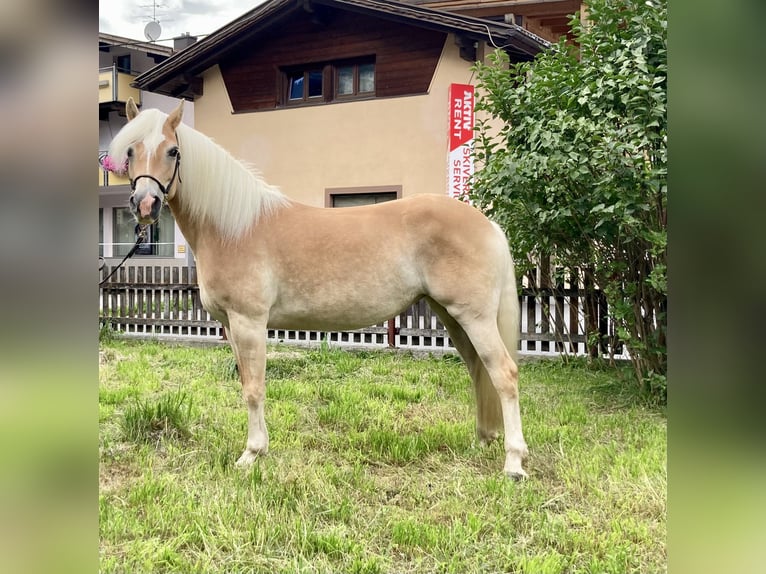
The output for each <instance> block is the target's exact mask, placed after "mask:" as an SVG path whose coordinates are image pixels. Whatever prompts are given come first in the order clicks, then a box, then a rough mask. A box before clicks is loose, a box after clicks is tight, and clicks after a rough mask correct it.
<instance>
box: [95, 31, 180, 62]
mask: <svg viewBox="0 0 766 574" xmlns="http://www.w3.org/2000/svg"><path fill="white" fill-rule="evenodd" d="M98 45H99V46H124V47H126V48H130V49H133V50H140V51H143V52H148V53H150V54H160V55H162V56H171V55H172V54H173V53H174V50H173V48H171V47H170V46H163V45H162V44H155V43H153V42H143V41H141V40H135V39H133V38H125V37H124V36H114V35H113V34H105V33H104V32H99V33H98Z"/></svg>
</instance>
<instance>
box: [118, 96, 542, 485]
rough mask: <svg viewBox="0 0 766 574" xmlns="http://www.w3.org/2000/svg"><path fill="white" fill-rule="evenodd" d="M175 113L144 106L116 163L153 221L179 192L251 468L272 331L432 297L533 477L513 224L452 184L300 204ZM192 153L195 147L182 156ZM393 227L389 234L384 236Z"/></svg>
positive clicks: (140, 212)
mask: <svg viewBox="0 0 766 574" xmlns="http://www.w3.org/2000/svg"><path fill="white" fill-rule="evenodd" d="M182 114H183V102H181V104H180V105H179V106H178V107H177V108H176V109H175V110H174V111H173V112H172V113H171V114H170V115H167V114H164V113H162V112H160V111H159V110H154V109H150V110H145V111H142V112H141V113H139V112H138V109H137V108H136V105H135V103H134V102H133V101H132V100H130V101H128V104H127V117H128V120H129V121H128V123H127V124H126V125H125V127H123V128H122V130H120V132H119V133H118V134H117V136H116V137H115V138H114V140H113V141H112V144H111V146H110V150H109V157H108V158H107V163H108V164H111V166H112V168H113V169H114V170H116V171H122V172H123V173H124V172H125V171H126V172H127V175H128V177H129V178H130V181H131V188H132V190H133V193H132V195H131V196H130V206H131V208H132V210H133V213H134V214H135V216H136V219H137V220H138V221H139V222H140V223H151V222H153V221H155V220H156V219H157V218H158V216H159V214H160V209H161V208H162V206H163V204H164V203H165V202H167V204H168V205H169V206H170V209H171V211H172V213H173V215H174V217H175V219H176V222H177V223H178V226H179V228H180V229H181V231H182V232H183V234H184V237H185V238H186V240H187V241H188V242H189V246H190V247H191V249H192V251H193V252H194V256H195V258H196V261H197V271H198V279H199V286H200V293H201V297H202V302H203V304H204V306H205V308H206V309H207V310H208V311H209V312H210V314H211V315H212V316H213V317H215V319H217V320H218V321H220V322H221V323H222V324H223V325H224V326H225V327H226V329H227V332H228V335H229V339H230V341H231V346H232V348H233V349H234V354H235V356H236V359H237V365H238V367H239V374H240V377H241V380H242V396H243V398H244V402H245V403H246V405H247V411H248V431H247V447H246V448H245V451H244V452H243V453H242V456H241V457H240V458H239V460H238V461H237V464H238V465H241V466H247V465H249V464H251V463H252V462H253V460H254V459H255V457H256V456H257V455H259V454H264V453H266V452H267V450H268V446H269V435H268V432H267V430H266V422H265V420H264V400H265V396H266V391H265V380H264V378H265V371H266V336H267V329H268V328H274V329H310V330H330V331H332V330H347V329H356V328H360V327H364V326H368V325H372V324H375V323H379V322H382V321H384V320H386V319H388V318H390V317H392V316H394V315H396V314H398V313H400V312H401V311H402V310H403V309H406V308H407V307H408V306H410V305H411V304H412V303H413V302H415V301H417V300H419V299H421V298H425V299H426V300H427V301H428V303H429V304H430V305H431V307H432V308H433V309H434V310H435V312H436V313H437V314H438V315H439V317H440V319H441V320H442V322H443V323H444V325H445V326H446V327H447V330H448V331H449V334H450V337H451V339H452V342H453V344H454V345H455V347H456V348H457V350H458V352H459V353H460V355H461V357H462V358H463V360H464V361H465V363H466V365H467V366H468V370H469V372H470V375H471V379H472V381H473V385H474V389H475V396H476V402H477V417H476V418H477V434H478V437H479V439H480V440H481V441H482V442H487V441H490V440H493V439H494V438H496V437H497V436H498V434H499V431H500V428H501V426H502V428H503V430H504V435H505V452H506V457H505V467H504V472H505V473H506V474H507V475H509V476H511V477H514V478H522V477H525V476H526V473H525V472H524V470H523V469H522V464H521V463H522V459H523V458H524V457H525V456H526V454H527V446H526V443H525V441H524V437H523V435H522V431H521V415H520V413H519V396H518V368H517V364H516V361H515V360H514V357H515V354H516V344H517V339H518V319H519V309H518V306H519V305H518V298H517V293H516V280H515V276H514V267H513V261H512V259H511V256H510V253H509V250H508V243H507V240H506V238H505V235H504V234H503V232H502V231H501V230H500V228H499V227H498V226H497V225H495V224H494V223H491V222H490V221H489V220H488V219H487V218H486V217H485V216H484V215H483V214H482V213H480V212H479V211H478V210H476V209H475V208H473V207H471V206H470V205H467V204H466V203H463V202H461V201H457V200H454V199H451V198H448V197H446V196H439V195H417V196H414V197H409V198H406V199H401V200H398V201H391V202H386V203H380V204H377V205H370V206H363V207H352V208H345V209H325V208H315V207H310V206H307V205H302V204H300V203H296V202H294V201H292V200H290V199H288V198H287V197H286V196H284V195H282V194H281V193H280V192H279V191H278V190H277V189H276V188H274V187H272V186H270V185H268V184H267V183H266V182H264V181H263V180H262V179H261V178H260V177H259V176H258V175H256V174H254V173H253V172H252V171H251V170H250V169H249V168H247V167H246V166H245V165H244V164H242V163H240V162H239V161H237V160H235V159H234V158H233V157H232V156H231V155H230V154H229V153H228V152H227V151H225V150H224V149H223V148H221V147H220V146H219V145H218V144H216V143H214V142H213V141H212V140H211V139H209V138H208V137H207V136H205V135H203V134H201V133H199V132H198V131H195V130H194V129H192V128H190V127H188V126H187V125H185V124H182V123H181V117H182ZM182 158H183V159H182ZM384 238H385V240H383V239H384Z"/></svg>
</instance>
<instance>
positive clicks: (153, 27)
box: [144, 20, 162, 42]
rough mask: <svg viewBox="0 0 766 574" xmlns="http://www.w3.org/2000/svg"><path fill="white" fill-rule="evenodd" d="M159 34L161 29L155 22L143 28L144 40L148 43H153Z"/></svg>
mask: <svg viewBox="0 0 766 574" xmlns="http://www.w3.org/2000/svg"><path fill="white" fill-rule="evenodd" d="M161 33H162V28H161V27H160V23H159V22H157V20H152V21H151V22H149V23H148V24H147V25H146V27H145V28H144V36H146V39H147V40H149V41H150V42H154V41H155V40H156V39H157V38H159V37H160V34H161Z"/></svg>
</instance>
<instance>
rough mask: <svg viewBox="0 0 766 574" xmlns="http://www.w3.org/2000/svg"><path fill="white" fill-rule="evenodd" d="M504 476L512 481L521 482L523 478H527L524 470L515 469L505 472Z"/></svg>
mask: <svg viewBox="0 0 766 574" xmlns="http://www.w3.org/2000/svg"><path fill="white" fill-rule="evenodd" d="M505 476H507V477H508V478H509V479H511V480H512V481H514V482H521V481H524V480H527V479H528V478H529V475H528V474H527V473H526V472H524V471H523V470H516V471H514V472H506V473H505Z"/></svg>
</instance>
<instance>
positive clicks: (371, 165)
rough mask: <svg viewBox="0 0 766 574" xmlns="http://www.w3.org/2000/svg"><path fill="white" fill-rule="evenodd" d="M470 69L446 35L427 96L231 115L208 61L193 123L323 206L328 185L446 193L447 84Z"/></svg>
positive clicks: (291, 192) (466, 78) (288, 189)
mask: <svg viewBox="0 0 766 574" xmlns="http://www.w3.org/2000/svg"><path fill="white" fill-rule="evenodd" d="M470 67H471V65H470V63H468V62H466V61H464V60H461V59H460V57H459V54H458V48H457V46H456V45H455V41H454V38H453V37H452V36H449V37H448V38H447V41H446V42H445V46H444V49H443V52H442V57H441V59H440V63H439V65H438V67H437V70H436V74H435V76H434V78H433V80H432V83H431V88H430V90H429V93H428V94H427V95H422V96H411V97H401V98H390V99H378V100H370V101H359V102H351V103H342V104H326V105H318V106H312V107H302V108H293V109H279V110H272V111H262V112H254V113H247V114H236V115H235V114H232V113H231V109H232V108H231V105H230V103H229V99H228V96H227V94H226V90H225V87H224V84H223V80H222V78H221V73H220V71H219V69H218V67H214V68H211V69H210V70H208V71H207V72H206V73H205V76H204V96H202V97H201V98H199V99H197V100H196V101H195V106H194V113H195V125H196V128H197V129H198V130H200V131H201V132H202V133H204V134H207V135H208V136H210V137H212V138H213V139H215V140H216V141H217V142H218V143H219V144H221V145H222V146H223V147H225V148H226V149H228V150H229V151H230V152H231V153H232V154H233V155H235V156H236V157H239V158H241V159H244V160H246V161H248V162H250V163H251V164H253V165H254V166H255V167H256V168H257V169H258V170H260V171H261V173H262V174H263V176H264V178H265V179H266V181H268V182H269V183H271V184H273V185H277V186H279V187H280V188H281V189H282V191H283V192H284V193H285V194H287V195H288V196H289V197H291V198H293V199H296V200H298V201H301V202H303V203H307V204H310V205H315V206H323V205H324V198H325V189H326V188H334V187H343V188H348V187H357V186H359V187H365V186H386V185H401V186H402V196H403V197H406V196H409V195H414V194H419V193H446V188H447V180H446V177H447V129H448V118H447V114H448V101H447V93H448V87H449V84H451V83H470V81H471V79H472V73H471V70H470ZM253 81H257V78H254V79H253Z"/></svg>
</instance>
